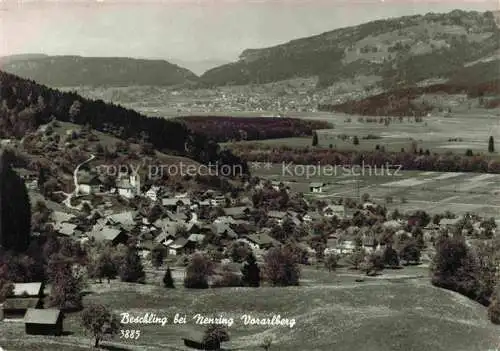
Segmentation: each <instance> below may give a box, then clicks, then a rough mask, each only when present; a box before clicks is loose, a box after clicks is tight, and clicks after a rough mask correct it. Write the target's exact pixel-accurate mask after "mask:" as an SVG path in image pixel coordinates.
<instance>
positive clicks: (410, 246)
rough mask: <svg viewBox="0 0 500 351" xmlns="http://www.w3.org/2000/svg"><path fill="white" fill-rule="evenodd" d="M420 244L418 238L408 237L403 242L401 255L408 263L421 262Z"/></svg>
mask: <svg viewBox="0 0 500 351" xmlns="http://www.w3.org/2000/svg"><path fill="white" fill-rule="evenodd" d="M420 254H421V252H420V246H419V244H418V242H417V240H415V239H413V238H408V239H406V240H404V241H403V243H402V244H401V250H400V252H399V257H400V258H401V259H402V260H403V261H405V262H406V263H407V264H410V263H418V262H420Z"/></svg>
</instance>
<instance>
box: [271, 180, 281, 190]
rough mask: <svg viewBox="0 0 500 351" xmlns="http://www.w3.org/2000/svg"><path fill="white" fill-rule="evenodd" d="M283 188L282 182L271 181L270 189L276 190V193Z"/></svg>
mask: <svg viewBox="0 0 500 351" xmlns="http://www.w3.org/2000/svg"><path fill="white" fill-rule="evenodd" d="M282 186H283V183H282V182H279V181H277V180H273V181H272V182H271V187H272V188H273V189H274V190H276V191H279V190H280V189H281V187H282Z"/></svg>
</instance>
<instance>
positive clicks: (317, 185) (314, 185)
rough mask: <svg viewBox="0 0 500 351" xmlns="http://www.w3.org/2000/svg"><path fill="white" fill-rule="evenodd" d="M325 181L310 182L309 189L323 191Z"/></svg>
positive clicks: (315, 191)
mask: <svg viewBox="0 0 500 351" xmlns="http://www.w3.org/2000/svg"><path fill="white" fill-rule="evenodd" d="M324 186H325V184H324V183H311V184H309V190H310V191H311V193H321V192H323V187H324Z"/></svg>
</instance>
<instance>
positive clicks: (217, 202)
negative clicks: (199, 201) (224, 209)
mask: <svg viewBox="0 0 500 351" xmlns="http://www.w3.org/2000/svg"><path fill="white" fill-rule="evenodd" d="M210 204H211V205H212V206H224V205H225V204H226V197H225V196H222V195H220V196H216V197H214V198H213V199H210Z"/></svg>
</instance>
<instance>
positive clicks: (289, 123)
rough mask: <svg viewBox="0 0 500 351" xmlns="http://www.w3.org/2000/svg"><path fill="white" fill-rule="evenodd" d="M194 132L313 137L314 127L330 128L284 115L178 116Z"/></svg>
mask: <svg viewBox="0 0 500 351" xmlns="http://www.w3.org/2000/svg"><path fill="white" fill-rule="evenodd" d="M177 120H180V121H183V122H184V123H185V124H186V125H187V127H188V128H189V129H190V130H192V131H193V132H195V133H206V134H207V135H210V137H211V138H213V139H214V140H215V141H217V142H227V141H235V140H236V141H239V140H263V139H279V138H290V137H300V136H311V135H312V133H313V131H314V130H317V129H330V128H332V125H331V124H330V123H328V122H325V121H319V120H305V119H299V118H284V117H276V118H274V117H273V118H271V117H219V116H203V117H199V116H188V117H178V118H177Z"/></svg>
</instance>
